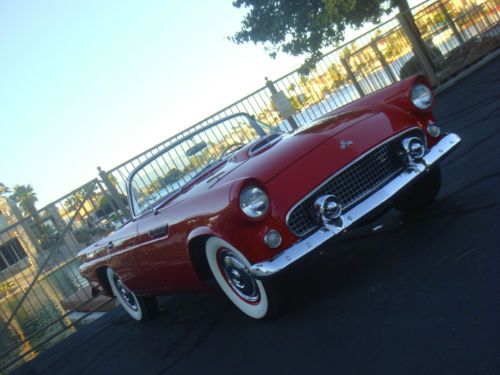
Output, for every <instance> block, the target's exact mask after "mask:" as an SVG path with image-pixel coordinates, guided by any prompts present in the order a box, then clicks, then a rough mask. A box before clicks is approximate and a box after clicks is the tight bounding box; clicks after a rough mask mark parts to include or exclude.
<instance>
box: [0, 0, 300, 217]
mask: <svg viewBox="0 0 500 375" xmlns="http://www.w3.org/2000/svg"><path fill="white" fill-rule="evenodd" d="M231 2H232V1H231V0H210V1H203V0H189V1H188V0H186V1H147V2H143V1H118V0H116V1H97V0H88V1H71V0H59V1H56V0H45V1H41V0H40V1H36V0H32V1H24V0H16V1H8V0H3V1H2V0H0V182H3V183H5V184H6V185H7V186H10V187H12V186H13V185H15V184H31V185H32V186H33V187H34V189H35V191H36V192H37V194H38V198H39V203H38V207H41V206H42V205H44V204H47V203H49V202H50V201H52V200H55V199H57V198H59V197H60V196H62V195H64V194H65V193H67V192H69V191H70V190H72V189H74V188H76V187H78V186H80V185H81V184H83V183H85V182H87V181H88V180H90V179H92V178H94V177H96V175H97V171H96V167H97V166H101V167H103V168H104V169H110V168H112V167H114V166H115V165H117V164H119V163H121V162H123V161H124V160H126V159H128V158H130V157H132V156H134V155H136V154H138V153H140V152H142V151H143V150H145V149H146V148H148V147H151V146H153V145H154V144H156V143H158V142H160V141H162V140H164V139H165V138H167V137H169V136H171V135H173V134H175V133H176V132H178V131H179V130H181V129H183V128H186V127H187V126H189V125H192V124H193V123H195V122H197V121H199V120H201V119H202V118H204V117H206V116H208V115H210V114H212V113H213V112H215V111H217V110H218V109H220V108H222V107H224V106H226V105H228V104H230V103H231V102H233V101H236V100H238V99H239V98H240V97H242V96H244V95H246V94H248V93H249V92H251V91H254V90H256V89H258V88H259V87H261V86H262V85H263V84H264V77H265V76H269V77H271V78H277V77H278V76H281V75H283V74H285V73H287V72H288V71H290V70H292V69H295V68H297V67H298V66H299V65H300V64H301V62H302V59H301V58H292V57H289V56H286V55H282V56H279V57H278V59H277V60H272V59H271V58H269V57H268V56H267V54H266V53H265V52H264V50H263V49H262V47H259V46H254V45H251V44H248V45H243V46H241V45H235V44H233V43H231V42H230V41H228V40H227V39H226V37H227V36H229V35H232V34H234V32H236V31H237V30H238V29H239V25H240V22H241V20H242V18H243V14H244V11H242V10H238V9H236V8H234V7H233V6H232V5H231Z"/></svg>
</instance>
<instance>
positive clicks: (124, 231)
mask: <svg viewBox="0 0 500 375" xmlns="http://www.w3.org/2000/svg"><path fill="white" fill-rule="evenodd" d="M433 102H434V96H433V93H432V90H431V86H430V83H429V81H428V80H427V78H426V77H424V76H414V77H410V78H407V79H405V80H402V81H400V82H398V83H396V84H393V85H391V86H388V87H386V88H384V89H382V90H379V91H377V92H375V93H372V94H370V95H367V96H365V97H362V98H360V99H358V100H356V101H354V102H352V103H350V104H348V105H345V106H343V107H341V108H338V109H336V110H335V111H333V112H330V113H328V114H326V115H324V116H322V117H321V118H319V119H317V120H316V121H314V122H312V123H310V124H308V125H305V126H303V127H301V128H300V129H299V130H295V131H293V132H282V131H279V130H278V129H277V128H276V127H274V128H273V127H271V126H268V125H265V124H262V123H260V122H258V121H256V120H255V119H254V118H253V117H251V116H249V115H247V114H243V113H238V114H234V115H232V116H229V117H226V118H224V119H221V120H219V121H216V122H213V123H210V124H208V125H205V126H203V127H200V128H194V129H192V131H191V132H190V133H189V134H188V135H185V136H183V137H182V138H180V139H177V140H175V141H173V142H172V143H171V144H170V145H169V146H168V147H166V148H165V149H164V150H162V151H160V152H158V153H157V154H156V155H154V156H152V157H151V158H149V159H148V160H146V161H145V162H143V163H142V164H141V165H139V166H138V167H137V168H136V169H135V170H134V171H132V172H131V174H130V176H129V177H128V181H127V189H128V199H129V205H130V209H131V215H132V219H131V220H130V221H129V222H128V223H127V224H126V225H125V226H123V227H122V228H121V229H119V230H116V231H115V232H114V233H112V234H111V235H110V236H108V237H107V238H104V239H103V240H101V241H99V242H97V243H96V244H94V245H91V246H90V247H88V248H86V249H84V250H82V251H81V252H80V253H79V255H78V256H79V259H80V261H81V266H80V272H81V274H82V275H83V276H84V277H85V278H87V279H88V281H89V283H90V284H91V286H92V287H93V288H94V290H100V291H101V292H103V293H107V294H108V295H115V296H116V298H117V300H118V301H119V303H120V304H121V305H122V306H123V308H124V309H125V310H126V311H127V312H128V313H129V314H130V316H131V317H132V318H134V319H137V320H147V319H150V318H151V317H152V316H154V315H155V313H156V311H157V309H158V305H157V301H156V297H155V296H157V295H160V294H169V293H185V292H197V291H204V290H207V289H209V288H210V286H211V285H214V286H216V287H217V285H218V287H219V288H220V290H222V292H223V293H224V294H225V295H226V296H227V297H228V298H229V300H230V301H231V302H232V303H233V304H234V305H235V306H236V307H237V308H239V309H240V310H241V311H242V312H243V313H244V314H246V315H248V316H249V317H252V318H255V319H262V318H267V317H270V316H273V315H275V314H276V313H277V311H278V310H279V295H277V294H276V289H275V288H274V284H275V282H276V280H279V279H280V276H282V275H283V273H284V272H285V271H287V270H289V269H290V268H291V267H294V265H296V264H300V263H301V262H303V261H304V259H305V258H306V257H308V256H309V254H311V253H317V251H316V249H318V248H319V247H325V246H323V245H324V244H325V243H327V242H329V241H330V240H331V239H333V238H336V237H340V236H342V235H343V234H344V233H346V232H347V231H349V230H351V229H352V228H354V227H356V226H357V225H360V223H362V222H363V223H366V222H369V221H370V218H372V217H373V216H374V215H375V214H377V215H380V213H381V212H384V210H387V209H388V208H390V207H395V208H397V209H400V210H412V209H415V208H418V207H419V206H422V205H425V204H428V203H430V202H431V201H432V200H433V199H434V198H435V197H436V195H437V194H438V191H439V189H440V186H441V173H440V167H439V162H440V161H441V160H442V159H443V158H444V157H445V156H447V155H448V154H449V153H450V152H451V151H452V150H453V149H454V148H455V147H457V145H458V144H459V143H460V137H459V136H457V135H455V134H443V133H442V131H441V129H440V127H439V125H438V124H437V123H436V122H435V119H434V117H433V114H432V112H431V108H432V106H433ZM329 245H330V246H331V247H334V244H332V243H331V242H330V243H329ZM326 248H327V249H326V250H325V251H328V246H326ZM289 273H290V272H289V271H287V274H289ZM292 274H293V272H292Z"/></svg>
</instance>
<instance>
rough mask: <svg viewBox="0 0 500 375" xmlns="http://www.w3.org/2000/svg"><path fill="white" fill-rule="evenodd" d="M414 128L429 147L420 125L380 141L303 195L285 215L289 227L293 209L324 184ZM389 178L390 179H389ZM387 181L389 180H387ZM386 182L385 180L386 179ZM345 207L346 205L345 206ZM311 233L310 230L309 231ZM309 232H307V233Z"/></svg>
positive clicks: (364, 195) (368, 192)
mask: <svg viewBox="0 0 500 375" xmlns="http://www.w3.org/2000/svg"><path fill="white" fill-rule="evenodd" d="M414 130H420V131H421V132H422V135H423V136H424V139H425V144H426V147H427V140H426V138H425V132H424V130H422V128H420V127H418V126H415V127H411V128H409V129H406V130H404V131H402V132H400V133H398V134H396V135H394V136H392V137H390V138H388V139H386V140H385V141H383V142H382V143H379V144H378V145H376V146H375V147H373V148H371V149H369V150H368V151H366V152H365V153H364V154H362V155H360V156H358V157H357V158H356V159H354V160H353V161H351V162H350V163H348V164H346V165H345V166H343V167H342V168H340V169H339V170H338V171H337V172H335V173H334V174H332V175H330V176H328V177H327V178H326V179H325V180H324V181H323V182H322V183H320V184H319V185H318V186H316V187H315V188H314V190H312V191H310V192H309V193H308V194H307V195H305V196H304V197H302V198H301V199H300V200H299V201H298V202H297V203H295V204H294V205H293V206H292V208H290V209H289V210H288V213H287V214H286V217H285V223H286V225H287V227H288V228H290V227H289V225H288V221H289V219H290V215H291V214H292V212H293V210H295V208H297V206H298V205H300V204H301V203H302V202H304V201H305V200H307V199H309V198H310V197H311V196H312V195H314V194H316V192H317V191H318V190H320V189H321V188H322V187H323V186H325V185H326V184H327V183H329V182H330V181H331V180H332V179H334V178H335V177H336V176H338V175H339V174H341V173H342V172H344V171H345V170H346V169H347V168H349V167H350V166H351V165H353V164H356V163H357V162H358V161H360V160H361V159H363V158H364V157H365V156H367V155H369V154H370V153H371V152H373V151H374V150H376V149H378V148H379V147H382V146H384V145H385V144H387V143H389V142H391V141H393V140H394V139H396V138H399V137H401V136H403V135H404V134H406V133H409V132H411V131H414ZM393 176H394V175H391V176H390V177H389V178H392V177H393ZM389 178H388V179H389ZM386 181H387V180H386ZM384 182H385V181H384ZM372 192H373V189H372V190H369V191H367V192H366V193H365V194H363V195H362V196H361V197H360V198H359V199H357V200H356V201H354V202H352V203H351V206H352V204H355V203H357V202H359V201H360V200H361V199H363V198H364V197H366V196H367V195H368V194H370V193H372ZM344 208H345V207H344ZM308 233H309V232H308ZM306 234H307V233H306Z"/></svg>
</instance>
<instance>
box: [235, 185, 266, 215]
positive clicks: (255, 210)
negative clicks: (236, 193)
mask: <svg viewBox="0 0 500 375" xmlns="http://www.w3.org/2000/svg"><path fill="white" fill-rule="evenodd" d="M239 201H240V209H241V211H243V213H244V214H245V215H246V216H248V217H249V218H252V219H258V218H261V217H263V216H264V215H265V214H266V213H267V211H268V209H269V198H268V196H267V194H266V192H265V191H264V190H263V189H261V188H260V187H258V186H255V185H250V186H247V187H245V188H244V189H243V190H242V191H241V193H240V199H239Z"/></svg>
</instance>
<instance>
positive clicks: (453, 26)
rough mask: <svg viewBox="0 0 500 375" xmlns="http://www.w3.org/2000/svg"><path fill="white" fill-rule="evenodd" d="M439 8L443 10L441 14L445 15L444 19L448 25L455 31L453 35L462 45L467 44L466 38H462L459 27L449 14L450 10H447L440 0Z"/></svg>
mask: <svg viewBox="0 0 500 375" xmlns="http://www.w3.org/2000/svg"><path fill="white" fill-rule="evenodd" d="M439 8H440V9H441V12H442V13H443V15H444V18H445V19H446V22H447V23H448V25H450V28H451V30H452V31H453V35H455V37H456V38H457V39H458V42H459V43H460V45H462V44H464V43H465V40H464V38H463V37H462V34H461V33H460V31H458V28H457V25H456V24H455V21H453V18H452V17H451V15H450V13H449V12H448V9H446V6H445V5H444V4H443V1H442V0H439Z"/></svg>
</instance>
